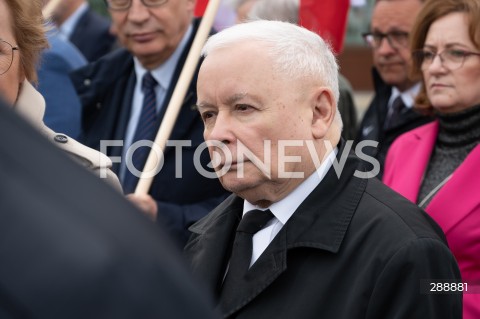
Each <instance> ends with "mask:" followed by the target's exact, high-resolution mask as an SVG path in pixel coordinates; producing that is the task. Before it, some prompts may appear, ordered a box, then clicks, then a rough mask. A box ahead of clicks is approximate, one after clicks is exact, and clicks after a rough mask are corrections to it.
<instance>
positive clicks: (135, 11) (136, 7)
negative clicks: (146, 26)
mask: <svg viewBox="0 0 480 319" xmlns="http://www.w3.org/2000/svg"><path fill="white" fill-rule="evenodd" d="M148 10H149V9H148V8H147V7H146V6H145V5H144V4H143V2H142V1H141V0H132V5H131V6H130V8H129V9H128V19H129V20H131V21H133V22H136V23H142V22H144V21H146V20H147V19H148V17H149V16H150V12H149V11H148Z"/></svg>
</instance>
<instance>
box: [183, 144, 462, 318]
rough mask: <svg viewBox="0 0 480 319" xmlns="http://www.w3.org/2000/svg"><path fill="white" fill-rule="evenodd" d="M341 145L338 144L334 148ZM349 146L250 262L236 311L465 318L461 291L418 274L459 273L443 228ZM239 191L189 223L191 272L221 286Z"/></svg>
mask: <svg viewBox="0 0 480 319" xmlns="http://www.w3.org/2000/svg"><path fill="white" fill-rule="evenodd" d="M341 153H342V149H340V152H339V155H340V154H341ZM363 166H364V165H363V163H361V162H360V161H359V159H358V158H356V157H354V156H353V155H351V156H350V157H349V158H348V159H347V162H346V165H345V167H344V169H343V171H342V174H341V177H340V179H338V178H337V176H336V174H335V171H334V169H333V168H331V169H330V170H329V172H328V173H327V175H326V176H325V177H324V179H323V180H322V182H321V183H320V184H319V186H318V187H317V188H316V189H315V190H314V191H313V192H312V193H311V194H310V195H309V196H308V197H307V199H306V200H305V201H304V202H303V203H302V204H301V206H300V207H299V208H298V210H297V211H295V213H294V214H293V215H292V217H291V218H290V219H289V220H288V222H287V223H286V224H285V225H284V227H283V228H282V229H281V231H280V232H279V233H278V235H277V236H276V237H275V238H274V239H273V241H272V242H271V243H270V245H269V246H268V247H267V249H266V250H265V252H264V253H263V254H262V255H261V256H260V258H259V259H258V260H257V261H256V262H255V263H254V264H253V265H252V267H251V268H250V270H249V272H248V273H247V275H246V277H245V282H244V284H243V285H239V286H238V289H237V291H238V295H237V298H236V300H235V301H234V302H233V303H231V304H229V305H227V306H226V308H225V309H223V313H224V317H232V318H249V319H251V318H302V319H307V318H323V319H351V318H355V319H362V318H368V319H377V318H378V319H388V318H408V319H413V318H418V319H426V318H436V319H438V318H461V314H462V296H461V293H457V294H449V295H432V294H428V293H426V290H423V291H421V286H420V284H421V280H422V279H427V280H430V279H432V280H433V279H438V278H445V279H447V278H449V279H450V280H453V279H459V278H460V274H459V270H458V267H457V264H456V262H455V259H454V257H453V256H452V254H451V252H450V250H449V249H448V247H447V245H446V244H445V238H444V236H443V233H442V231H441V229H440V228H439V227H438V226H437V225H436V224H435V222H434V221H433V220H432V219H431V218H429V217H428V216H427V215H426V214H425V213H424V212H423V211H421V210H420V209H419V208H418V207H417V206H415V205H413V204H412V203H411V202H409V201H408V200H406V199H404V198H403V197H401V196H399V195H398V194H396V193H395V192H393V191H391V190H390V189H388V188H387V187H386V186H385V185H383V184H382V183H381V182H380V181H379V180H377V179H374V178H372V179H368V180H367V179H360V178H356V177H353V176H352V175H353V174H354V171H355V170H359V171H364V168H363ZM242 207H243V200H242V199H241V198H239V197H237V196H234V195H232V196H231V197H229V198H228V199H227V200H226V201H225V202H224V203H222V204H221V205H220V206H219V207H217V208H216V209H215V210H214V211H213V212H212V213H210V214H209V215H208V216H207V217H205V218H204V219H203V220H201V221H199V222H198V223H197V224H195V225H193V226H192V227H191V228H190V229H191V231H192V232H193V233H194V235H193V236H192V237H191V239H190V241H189V243H188V244H187V246H186V247H185V254H186V256H187V258H188V259H189V260H190V264H191V267H192V270H193V273H194V274H195V275H196V276H197V277H198V278H200V279H202V280H203V282H204V283H205V285H206V286H207V288H209V289H210V291H212V293H218V291H219V288H220V285H221V282H222V278H223V275H224V273H225V270H226V268H225V267H226V264H227V260H228V258H229V254H230V245H231V243H232V236H234V235H233V234H234V232H235V228H236V226H237V224H238V217H237V216H240V215H239V214H240V213H241V211H242Z"/></svg>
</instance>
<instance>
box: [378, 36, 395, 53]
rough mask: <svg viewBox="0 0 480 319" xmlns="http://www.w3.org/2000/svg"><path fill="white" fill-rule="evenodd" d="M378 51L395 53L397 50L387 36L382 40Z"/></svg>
mask: <svg viewBox="0 0 480 319" xmlns="http://www.w3.org/2000/svg"><path fill="white" fill-rule="evenodd" d="M376 50H377V52H378V53H379V54H382V55H387V54H393V53H395V52H396V51H397V50H396V49H395V48H394V47H393V46H392V45H391V44H390V41H388V38H387V37H383V38H382V39H381V40H380V45H379V46H378V47H377V49H376Z"/></svg>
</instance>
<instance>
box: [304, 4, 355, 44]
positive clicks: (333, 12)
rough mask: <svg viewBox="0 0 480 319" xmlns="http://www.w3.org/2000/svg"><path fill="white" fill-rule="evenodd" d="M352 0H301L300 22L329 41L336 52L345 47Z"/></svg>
mask: <svg viewBox="0 0 480 319" xmlns="http://www.w3.org/2000/svg"><path fill="white" fill-rule="evenodd" d="M349 7H350V0H301V1H300V10H299V23H300V25H301V26H303V27H305V28H307V29H309V30H311V31H313V32H316V33H318V34H319V35H320V36H321V37H322V38H323V39H325V40H326V41H327V42H329V43H330V44H331V46H332V49H333V50H334V51H335V53H336V54H339V53H340V52H341V51H342V49H343V41H344V39H345V31H346V28H347V20H348V9H349Z"/></svg>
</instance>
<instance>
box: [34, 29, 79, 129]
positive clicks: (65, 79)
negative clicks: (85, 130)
mask: <svg viewBox="0 0 480 319" xmlns="http://www.w3.org/2000/svg"><path fill="white" fill-rule="evenodd" d="M48 42H49V44H50V48H49V49H48V50H45V51H43V52H42V57H41V61H40V63H39V65H38V69H37V71H38V91H39V92H40V93H41V94H42V96H43V97H44V98H45V103H46V108H45V115H44V117H43V121H44V122H45V124H46V125H47V126H48V127H49V128H51V129H52V130H54V131H56V132H59V133H64V134H67V135H69V136H71V137H73V138H78V136H79V135H80V123H81V113H82V112H81V110H82V106H81V105H80V100H79V98H78V96H77V92H75V88H74V87H73V84H72V81H71V80H70V77H69V73H70V72H72V71H73V70H75V69H78V68H80V67H82V66H85V65H86V64H87V60H86V59H85V57H84V56H83V55H82V54H81V53H80V51H79V50H78V49H77V48H76V47H75V46H74V45H73V44H72V43H71V42H70V41H68V40H66V39H64V38H62V37H61V36H60V35H59V34H58V31H57V30H53V31H51V32H49V34H48Z"/></svg>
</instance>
